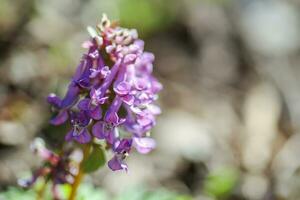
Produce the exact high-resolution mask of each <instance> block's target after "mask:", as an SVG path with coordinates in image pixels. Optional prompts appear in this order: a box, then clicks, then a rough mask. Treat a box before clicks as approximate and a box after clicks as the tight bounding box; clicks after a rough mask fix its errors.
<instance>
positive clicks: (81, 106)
mask: <svg viewBox="0 0 300 200" xmlns="http://www.w3.org/2000/svg"><path fill="white" fill-rule="evenodd" d="M90 101H91V99H89V98H85V99H82V100H81V101H80V102H79V103H78V105H77V107H78V108H79V109H80V110H88V109H89V104H90Z"/></svg>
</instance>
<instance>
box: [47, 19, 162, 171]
mask: <svg viewBox="0 0 300 200" xmlns="http://www.w3.org/2000/svg"><path fill="white" fill-rule="evenodd" d="M88 32H89V34H90V35H91V39H90V40H88V41H86V42H84V43H83V45H82V46H83V47H84V48H86V49H88V50H87V53H85V54H84V55H83V56H82V59H81V61H80V63H79V65H78V67H77V70H76V72H75V74H74V76H73V78H72V79H71V82H70V84H69V86H68V91H67V92H66V95H65V96H64V98H62V99H60V98H59V97H57V96H56V95H54V94H51V95H49V97H48V102H49V103H50V104H51V105H52V107H53V108H54V110H55V111H56V113H57V115H56V116H55V117H53V118H52V119H51V121H50V123H51V124H53V125H60V124H63V123H70V124H71V125H72V128H71V130H70V131H69V132H68V133H67V134H66V137H65V138H66V140H67V141H71V140H74V141H76V142H78V143H89V142H91V141H92V138H93V137H95V138H97V139H101V140H104V141H106V143H107V144H108V145H107V146H108V147H109V148H110V149H111V150H112V151H113V152H114V156H113V158H112V159H111V160H110V161H109V162H108V166H109V167H110V168H111V169H112V170H121V169H125V170H127V165H126V164H125V163H124V159H125V158H126V157H127V156H128V154H129V153H130V151H131V149H132V147H133V148H135V149H136V150H137V151H138V152H140V153H143V154H145V153H148V152H150V151H151V150H152V149H153V148H154V147H155V141H154V140H153V139H152V138H150V137H149V131H150V130H151V129H152V127H153V126H155V124H156V116H157V115H158V114H160V112H161V111H160V108H159V107H158V106H156V105H154V104H153V103H154V102H155V101H156V100H157V98H158V96H157V94H158V92H159V91H160V90H161V89H162V85H161V84H160V83H159V82H158V81H157V79H156V78H155V77H154V76H153V75H152V71H153V61H154V55H153V54H152V53H149V52H145V51H144V42H143V41H142V40H141V39H139V38H138V34H137V31H136V30H135V29H126V28H122V27H120V26H118V25H117V24H116V23H111V22H110V21H109V20H108V18H107V17H106V15H103V17H102V20H101V22H100V24H98V25H97V27H96V29H93V28H91V27H88ZM120 129H122V131H127V132H128V133H129V134H127V135H126V137H125V136H123V135H122V134H119V130H120Z"/></svg>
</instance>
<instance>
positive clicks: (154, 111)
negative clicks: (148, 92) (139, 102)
mask: <svg viewBox="0 0 300 200" xmlns="http://www.w3.org/2000/svg"><path fill="white" fill-rule="evenodd" d="M147 109H148V110H149V112H150V113H151V114H152V115H160V114H161V109H160V107H159V106H157V105H154V104H149V105H148V106H147Z"/></svg>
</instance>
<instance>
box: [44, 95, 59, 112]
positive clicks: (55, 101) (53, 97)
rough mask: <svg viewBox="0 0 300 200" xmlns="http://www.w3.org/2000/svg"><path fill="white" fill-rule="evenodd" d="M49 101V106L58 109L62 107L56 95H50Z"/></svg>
mask: <svg viewBox="0 0 300 200" xmlns="http://www.w3.org/2000/svg"><path fill="white" fill-rule="evenodd" d="M47 101H48V103H49V104H51V105H52V106H54V107H56V108H60V106H61V99H60V98H59V97H58V96H56V94H54V93H51V94H49V96H48V97H47Z"/></svg>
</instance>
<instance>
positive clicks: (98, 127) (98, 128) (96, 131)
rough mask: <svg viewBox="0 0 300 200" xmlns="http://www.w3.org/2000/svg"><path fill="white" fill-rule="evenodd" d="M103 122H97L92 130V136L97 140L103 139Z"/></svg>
mask: <svg viewBox="0 0 300 200" xmlns="http://www.w3.org/2000/svg"><path fill="white" fill-rule="evenodd" d="M104 128H105V122H102V121H99V122H97V123H96V124H95V125H94V126H93V128H92V134H93V135H94V136H95V137H96V138H98V139H105V137H106V135H105V133H104Z"/></svg>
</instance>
